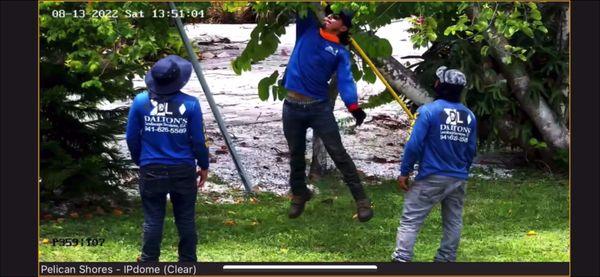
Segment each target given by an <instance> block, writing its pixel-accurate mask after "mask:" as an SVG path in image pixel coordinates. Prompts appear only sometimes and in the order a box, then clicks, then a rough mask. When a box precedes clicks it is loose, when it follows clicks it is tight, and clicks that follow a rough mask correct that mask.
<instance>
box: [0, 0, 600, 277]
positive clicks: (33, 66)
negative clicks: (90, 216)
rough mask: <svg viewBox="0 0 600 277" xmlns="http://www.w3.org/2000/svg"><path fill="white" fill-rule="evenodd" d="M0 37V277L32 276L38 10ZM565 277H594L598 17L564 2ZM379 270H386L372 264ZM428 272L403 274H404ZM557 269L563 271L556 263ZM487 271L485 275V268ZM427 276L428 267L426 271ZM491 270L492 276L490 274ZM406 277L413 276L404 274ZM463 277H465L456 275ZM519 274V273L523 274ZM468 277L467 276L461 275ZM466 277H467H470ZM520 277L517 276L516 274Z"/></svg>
mask: <svg viewBox="0 0 600 277" xmlns="http://www.w3.org/2000/svg"><path fill="white" fill-rule="evenodd" d="M0 5H1V6H0V12H1V13H0V27H1V28H2V31H1V32H0V34H1V38H0V43H2V45H1V47H0V50H1V55H0V61H1V67H0V73H1V80H0V88H1V89H0V120H1V122H0V128H1V129H0V135H1V139H0V153H1V154H2V156H1V158H0V166H1V171H0V212H1V216H0V220H1V224H0V226H1V228H2V229H1V231H0V239H1V240H0V247H1V250H0V275H1V276H36V275H37V273H38V251H37V245H38V243H37V238H38V230H37V226H38V190H37V189H38V186H37V176H38V165H37V159H38V105H39V101H38V77H37V66H38V64H37V53H38V52H37V51H38V49H37V46H38V41H37V35H38V30H37V2H35V1H1V2H0ZM571 7H572V13H571V24H572V26H571V36H572V48H571V50H572V61H571V66H572V71H571V73H572V77H571V81H572V83H571V84H572V88H571V91H572V95H571V110H572V113H571V120H572V121H571V123H572V132H573V135H572V140H571V144H572V145H573V147H572V151H571V157H572V160H571V199H570V203H571V228H572V231H571V238H572V241H571V253H572V256H571V259H572V262H571V264H570V266H571V275H573V276H599V272H598V264H597V261H598V260H599V256H598V251H599V250H598V249H599V243H598V242H599V241H598V233H599V228H598V218H599V217H598V186H599V185H600V182H599V178H598V172H599V170H598V169H599V168H600V164H599V162H598V160H599V159H598V157H599V156H600V151H599V147H598V142H599V141H600V137H599V131H598V126H599V124H598V117H599V112H598V110H599V109H600V107H599V104H600V101H599V93H600V89H599V86H598V81H599V78H598V76H600V74H599V71H598V63H600V60H599V56H598V49H600V45H599V43H598V36H597V34H598V33H599V32H598V25H599V24H598V23H599V22H598V18H599V15H598V10H599V9H600V3H598V2H595V1H589V2H588V1H573V2H571ZM208 264H213V266H214V265H216V264H217V263H208ZM376 264H378V265H381V268H382V269H383V268H389V267H390V266H392V265H391V264H387V263H383V264H380V263H376ZM430 265H432V264H428V263H424V264H420V263H415V264H413V265H407V266H403V267H402V268H403V269H404V270H402V271H401V272H402V273H404V274H419V273H418V272H416V271H412V270H411V268H412V269H417V268H421V269H422V270H425V271H427V272H429V274H431V273H433V271H430V270H429V269H428V268H429V267H430ZM545 265H549V264H544V263H527V264H523V263H492V264H488V263H456V264H450V265H440V266H439V268H444V269H445V270H446V271H445V272H438V274H439V273H454V274H456V273H457V272H461V271H460V270H467V269H468V268H469V267H470V268H471V269H474V268H479V269H478V270H477V273H478V274H481V273H486V272H485V271H482V270H486V271H487V273H488V274H494V275H498V274H509V273H510V271H505V270H506V268H507V267H513V268H521V269H523V270H525V269H526V268H529V269H530V270H531V271H529V270H526V272H530V273H532V274H540V273H541V272H539V271H536V270H535V269H536V268H538V269H539V268H541V267H544V266H545ZM557 265H562V266H564V265H567V263H558V264H557ZM488 266H489V267H488ZM431 268H433V267H431ZM502 268H505V269H502ZM492 270H493V271H492ZM411 271H412V272H411ZM463 272H464V271H463ZM522 272H523V271H522ZM464 273H466V274H468V273H467V272H464ZM477 273H472V274H477ZM521 274H524V273H521Z"/></svg>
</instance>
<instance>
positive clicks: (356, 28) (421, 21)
mask: <svg viewBox="0 0 600 277" xmlns="http://www.w3.org/2000/svg"><path fill="white" fill-rule="evenodd" d="M250 5H251V7H252V8H253V9H254V10H255V11H256V12H257V14H258V15H259V16H262V18H263V23H262V24H259V26H257V28H256V29H254V31H253V37H252V39H251V41H250V44H249V45H248V46H247V47H246V49H245V50H244V52H243V53H242V55H241V56H240V57H238V58H237V59H236V60H234V62H233V63H234V69H237V70H236V73H238V74H241V73H242V72H243V71H245V70H250V69H251V64H253V63H257V62H259V61H261V60H263V59H265V58H266V57H268V56H269V55H271V54H272V53H274V52H275V50H276V47H277V44H278V43H279V36H280V35H281V34H283V32H284V31H285V29H284V27H285V25H287V24H289V23H291V22H292V18H293V17H294V12H297V13H298V14H300V16H304V14H305V13H306V12H307V11H308V10H309V9H313V10H315V8H316V7H315V5H314V3H286V2H260V3H254V4H250ZM321 5H323V3H322V4H321ZM566 7H567V6H565V4H560V3H533V2H528V3H521V2H514V3H510V2H499V3H486V2H482V3H472V2H468V3H467V2H464V3H460V2H452V3H449V2H448V3H441V2H439V3H435V2H416V3H404V2H402V3H400V2H396V3H374V2H336V3H333V4H332V5H331V8H332V10H333V11H334V12H337V11H340V10H342V9H346V10H351V11H353V12H354V13H355V16H354V18H353V23H354V24H353V28H352V29H351V30H350V31H351V33H352V36H353V37H354V39H355V40H356V41H357V42H358V43H359V45H361V46H362V47H363V48H364V50H365V51H366V53H367V54H368V55H369V56H370V57H371V59H373V60H375V61H376V60H377V59H378V58H381V57H389V56H390V55H391V46H389V45H390V43H389V42H388V41H387V40H386V39H383V38H379V37H377V36H376V35H375V32H376V31H377V29H378V28H380V27H382V26H385V25H387V24H390V23H391V22H393V21H395V20H399V19H407V20H409V22H410V23H411V25H412V27H411V28H410V29H409V32H411V42H412V43H413V46H414V47H415V48H420V47H426V48H427V50H426V52H425V53H424V54H423V56H422V59H423V60H422V61H421V62H419V63H418V64H415V65H413V66H411V68H412V67H414V72H415V73H416V76H417V78H418V81H419V82H420V84H421V86H423V87H424V88H427V89H428V90H429V91H430V93H431V95H433V91H432V85H433V82H434V78H435V74H434V72H435V69H437V68H438V67H439V66H441V65H446V66H448V67H451V68H458V69H460V70H462V71H463V72H465V74H466V75H467V76H468V80H469V82H468V86H467V88H466V97H465V99H464V101H465V102H466V103H467V105H468V106H469V107H470V108H471V109H472V110H473V111H474V112H475V113H476V115H477V116H478V117H479V118H480V120H479V124H480V126H479V129H480V130H481V136H480V142H482V143H483V144H484V145H488V146H493V145H496V146H504V145H508V146H511V147H520V148H522V149H523V150H526V151H528V152H539V151H545V150H552V151H551V152H552V153H554V161H559V162H562V163H563V164H565V163H566V162H568V159H567V156H566V153H567V151H568V150H567V149H565V148H562V147H561V146H560V145H558V146H557V144H555V143H554V141H545V140H544V136H543V134H544V132H545V131H546V130H540V128H539V122H537V121H535V120H532V115H528V114H527V113H525V112H524V109H523V108H524V105H528V104H527V103H521V102H520V101H519V99H518V98H517V97H515V92H514V90H515V88H513V87H511V84H512V82H513V81H514V80H511V76H505V75H511V74H506V72H503V70H501V68H502V67H503V65H512V64H516V63H518V64H519V67H510V68H512V69H513V70H516V69H518V70H520V69H519V68H523V72H521V73H522V76H527V77H528V78H529V80H530V82H529V83H528V86H527V95H528V97H530V98H531V99H533V100H535V101H537V100H539V99H541V100H542V101H541V102H542V103H547V104H548V106H549V107H551V112H552V113H555V114H556V120H557V121H560V122H559V123H560V124H563V125H568V118H567V115H568V109H567V107H568V94H567V93H566V91H568V87H567V86H568V54H569V53H568V49H567V47H560V46H559V43H558V42H557V40H560V39H561V36H563V37H564V35H565V34H564V33H563V29H564V26H562V25H561V24H560V22H561V20H562V19H561V18H563V17H561V13H562V14H563V15H564V13H565V11H566ZM475 12H477V13H476V14H475ZM265 20H266V22H265ZM263 25H265V26H271V27H273V26H276V28H274V27H273V28H264V27H261V26H263ZM282 31H283V32H282ZM255 32H256V33H255ZM490 32H495V33H494V35H498V36H501V37H503V38H504V39H505V40H506V41H507V43H506V44H505V45H503V46H502V47H503V51H505V53H507V54H505V55H502V56H500V55H498V53H495V51H491V50H490V48H494V47H490V46H496V45H493V44H492V45H490V43H493V42H490V41H491V40H490V38H489V33H490ZM567 35H568V34H567ZM259 38H261V43H260V44H259V43H258V40H259ZM269 39H271V41H270V42H269V41H268V40H269ZM563 40H564V38H563ZM263 43H264V44H266V45H268V46H269V47H268V49H266V48H262V47H261V46H260V45H262V44H263ZM256 51H262V52H261V53H260V55H256V54H254V53H255V52H256ZM500 57H501V58H500ZM240 64H243V65H244V66H239V65H240ZM236 65H237V66H236ZM352 69H353V73H354V78H355V80H357V81H358V80H361V79H362V80H365V81H367V82H370V83H372V82H374V81H375V75H374V74H373V72H372V71H371V69H370V68H369V67H368V66H367V65H366V63H365V62H362V60H361V59H360V57H359V56H358V55H356V54H354V55H353V65H352ZM503 73H504V74H503ZM265 80H268V82H267V81H265ZM261 82H262V83H263V87H262V88H264V85H265V83H268V84H269V85H271V86H273V87H277V86H278V85H280V84H279V83H276V82H274V81H273V75H271V76H269V77H266V78H265V79H263V80H261ZM259 90H260V89H259ZM259 94H262V95H263V96H264V95H266V94H265V92H261V91H259ZM387 94H388V93H387V92H385V91H384V92H382V93H381V94H379V95H376V96H373V97H371V98H370V99H369V101H368V103H367V107H374V106H376V105H380V104H383V103H387V102H391V101H393V98H392V97H390V96H389V95H387ZM261 99H266V98H261ZM274 99H278V98H275V97H274ZM507 119H509V120H511V122H513V121H514V122H516V125H514V127H515V128H511V129H510V130H507V129H506V128H503V127H502V126H503V125H502V124H500V123H499V122H501V121H502V122H505V120H507ZM536 124H537V126H536ZM567 128H568V126H567ZM501 133H502V134H501ZM507 133H508V136H507V135H506V134H507ZM549 148H550V149H549ZM534 154H535V153H534Z"/></svg>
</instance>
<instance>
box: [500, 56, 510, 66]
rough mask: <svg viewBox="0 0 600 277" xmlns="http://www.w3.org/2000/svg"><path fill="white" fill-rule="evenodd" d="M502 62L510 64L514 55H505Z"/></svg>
mask: <svg viewBox="0 0 600 277" xmlns="http://www.w3.org/2000/svg"><path fill="white" fill-rule="evenodd" d="M502 62H503V63H505V64H510V63H511V62H512V57H511V56H506V57H503V58H502Z"/></svg>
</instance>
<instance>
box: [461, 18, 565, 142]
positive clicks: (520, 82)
mask: <svg viewBox="0 0 600 277" xmlns="http://www.w3.org/2000/svg"><path fill="white" fill-rule="evenodd" d="M478 12H479V11H478V9H477V7H473V14H474V15H475V17H477V15H478ZM485 38H486V40H487V42H488V45H489V47H490V50H491V53H492V54H493V55H494V56H495V57H496V58H497V60H498V61H500V71H501V73H502V75H504V77H505V78H506V79H507V81H508V85H509V87H510V88H511V90H512V93H513V94H514V95H515V97H516V98H517V100H518V101H519V103H520V104H521V108H522V109H523V111H525V113H526V114H527V115H528V116H529V117H530V118H531V120H532V121H533V123H534V124H535V126H536V127H537V129H538V130H539V131H540V133H541V134H542V137H543V138H544V141H545V142H546V143H547V144H548V145H550V146H552V147H553V148H556V149H568V148H569V131H568V130H567V127H566V126H565V125H564V124H563V122H562V121H561V120H560V119H559V118H558V117H557V115H556V114H555V113H554V111H553V110H552V108H551V107H550V106H549V105H548V103H546V101H545V100H544V98H542V97H538V99H532V97H530V95H529V81H530V79H529V76H528V75H527V71H526V69H525V66H524V65H523V63H522V62H521V61H520V60H517V59H513V60H512V62H511V63H510V64H506V63H504V62H503V58H507V57H510V56H511V53H510V52H508V51H507V50H505V48H504V47H505V46H506V45H508V41H507V40H506V38H505V37H504V36H502V35H501V34H498V32H497V31H496V29H495V27H494V26H493V25H492V26H490V28H489V29H488V31H487V33H486V34H485Z"/></svg>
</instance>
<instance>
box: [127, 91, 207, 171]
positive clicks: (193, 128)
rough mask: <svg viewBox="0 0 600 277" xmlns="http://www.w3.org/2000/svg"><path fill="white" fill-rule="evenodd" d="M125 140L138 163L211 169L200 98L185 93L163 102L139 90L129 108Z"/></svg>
mask: <svg viewBox="0 0 600 277" xmlns="http://www.w3.org/2000/svg"><path fill="white" fill-rule="evenodd" d="M126 140H127V146H128V148H129V152H130V154H131V158H132V159H133V161H134V162H135V164H137V165H139V166H144V165H148V164H166V165H177V164H190V165H196V164H197V165H198V166H199V167H201V168H202V169H208V147H207V146H206V144H205V138H204V124H203V122H202V111H201V109H200V102H199V101H198V99H197V98H196V97H193V96H190V95H187V94H185V93H182V92H177V93H176V94H174V95H173V96H171V97H170V98H168V99H166V100H165V101H160V102H159V101H156V100H154V99H152V100H151V99H150V97H149V93H148V92H142V93H140V94H138V95H137V96H136V97H135V99H134V100H133V104H132V105H131V109H130V110H129V117H128V121H127V133H126Z"/></svg>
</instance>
